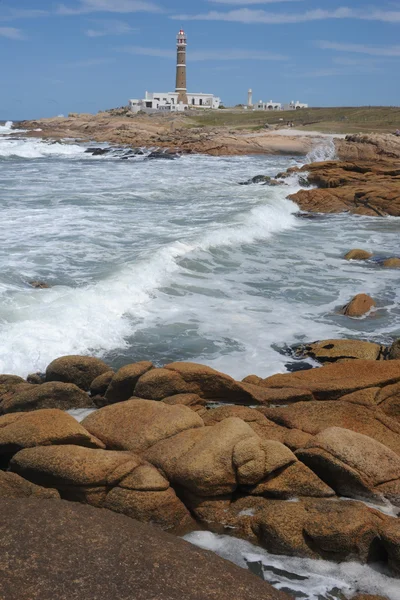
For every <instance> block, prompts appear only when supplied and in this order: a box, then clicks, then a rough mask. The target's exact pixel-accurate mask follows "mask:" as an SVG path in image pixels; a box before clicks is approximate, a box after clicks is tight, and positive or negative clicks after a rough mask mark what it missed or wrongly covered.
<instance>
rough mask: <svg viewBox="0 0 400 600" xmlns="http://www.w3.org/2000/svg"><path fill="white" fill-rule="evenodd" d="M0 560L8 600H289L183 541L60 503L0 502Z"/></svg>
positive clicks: (0, 588)
mask: <svg viewBox="0 0 400 600" xmlns="http://www.w3.org/2000/svg"><path fill="white" fill-rule="evenodd" d="M0 553H1V555H2V556H3V557H4V559H3V561H2V566H1V567H0V570H1V577H0V597H4V598H7V600H54V599H55V598H57V600H70V599H71V598H74V600H88V599H89V598H90V599H94V598H96V600H110V599H112V598H119V599H121V600H122V599H124V600H149V599H150V598H151V599H152V600H166V599H168V600H182V598H184V599H185V600H206V599H210V598H218V600H231V599H232V598H238V599H239V598H240V600H254V599H255V598H257V600H289V598H288V596H286V594H285V593H283V592H280V591H277V590H274V589H273V588H272V587H271V586H270V585H269V584H268V583H266V582H263V581H261V580H260V579H258V578H257V577H255V576H254V575H252V574H251V573H250V572H248V571H246V570H244V569H241V568H240V567H237V566H236V565H234V564H232V563H230V562H227V561H225V560H223V559H221V558H219V557H218V556H216V555H215V554H213V553H211V552H207V551H204V550H200V549H197V548H195V547H194V546H192V545H191V544H189V543H188V542H185V541H184V540H182V539H179V538H177V537H175V536H171V535H169V534H167V533H164V532H162V531H160V530H158V529H156V528H154V527H149V526H147V525H144V524H142V523H139V522H136V521H134V520H133V519H129V518H128V517H126V516H124V515H119V514H115V513H112V512H110V511H108V510H102V509H96V508H93V507H91V506H83V505H79V504H76V503H71V502H64V501H62V500H61V501H57V502H54V501H53V500H42V501H41V502H37V501H35V500H30V499H23V500H4V501H3V502H2V510H1V514H0Z"/></svg>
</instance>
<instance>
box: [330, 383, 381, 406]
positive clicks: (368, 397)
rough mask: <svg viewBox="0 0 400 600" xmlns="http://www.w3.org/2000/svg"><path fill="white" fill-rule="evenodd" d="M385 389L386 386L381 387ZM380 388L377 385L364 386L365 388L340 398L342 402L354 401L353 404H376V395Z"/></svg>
mask: <svg viewBox="0 0 400 600" xmlns="http://www.w3.org/2000/svg"><path fill="white" fill-rule="evenodd" d="M383 389H386V388H383ZM380 392H381V389H380V388H378V387H372V388H365V390H358V391H357V392H352V393H351V394H346V395H345V396H342V397H341V398H340V400H341V401H342V402H354V404H361V405H362V406H377V404H378V395H379V393H380Z"/></svg>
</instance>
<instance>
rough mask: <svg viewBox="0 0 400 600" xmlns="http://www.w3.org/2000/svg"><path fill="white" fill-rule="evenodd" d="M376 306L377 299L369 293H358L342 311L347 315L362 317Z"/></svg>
mask: <svg viewBox="0 0 400 600" xmlns="http://www.w3.org/2000/svg"><path fill="white" fill-rule="evenodd" d="M375 306H376V302H375V300H373V299H372V298H371V297H370V296H368V294H357V296H354V298H353V299H352V300H350V302H349V303H348V304H346V306H344V307H343V309H342V311H341V312H342V313H343V314H344V315H345V316H346V317H362V316H364V315H366V314H367V313H368V312H369V311H370V310H371V309H372V308H374V307H375Z"/></svg>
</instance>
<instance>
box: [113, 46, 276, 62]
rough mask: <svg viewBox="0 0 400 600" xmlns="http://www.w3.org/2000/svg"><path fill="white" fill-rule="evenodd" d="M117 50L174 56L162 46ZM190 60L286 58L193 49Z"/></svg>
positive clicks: (271, 53)
mask: <svg viewBox="0 0 400 600" xmlns="http://www.w3.org/2000/svg"><path fill="white" fill-rule="evenodd" d="M117 50H118V51H119V52H127V53H128V54H140V55H142V56H155V57H157V58H171V59H172V58H175V57H176V52H175V51H174V50H169V49H168V50H164V49H163V48H146V47H143V46H123V47H121V48H117ZM189 60H190V62H200V61H207V60H209V61H213V62H218V61H222V60H223V61H226V60H277V61H281V60H287V57H286V56H283V55H282V54H277V53H273V52H267V51H263V50H261V51H260V50H238V49H232V50H231V49H227V50H197V51H196V50H195V51H191V52H190V57H189Z"/></svg>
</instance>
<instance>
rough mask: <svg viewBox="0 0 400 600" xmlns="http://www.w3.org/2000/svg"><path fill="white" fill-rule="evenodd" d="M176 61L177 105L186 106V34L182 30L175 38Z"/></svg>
mask: <svg viewBox="0 0 400 600" xmlns="http://www.w3.org/2000/svg"><path fill="white" fill-rule="evenodd" d="M176 40H177V44H176V48H177V60H176V87H175V92H177V93H178V103H180V102H182V104H188V97H187V87H186V45H187V40H186V34H185V32H184V31H183V29H181V30H180V32H179V33H178V35H177V36H176Z"/></svg>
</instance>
